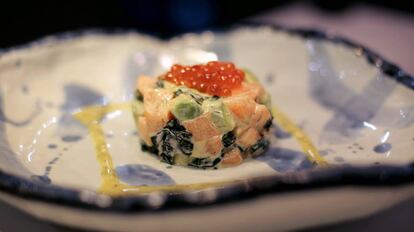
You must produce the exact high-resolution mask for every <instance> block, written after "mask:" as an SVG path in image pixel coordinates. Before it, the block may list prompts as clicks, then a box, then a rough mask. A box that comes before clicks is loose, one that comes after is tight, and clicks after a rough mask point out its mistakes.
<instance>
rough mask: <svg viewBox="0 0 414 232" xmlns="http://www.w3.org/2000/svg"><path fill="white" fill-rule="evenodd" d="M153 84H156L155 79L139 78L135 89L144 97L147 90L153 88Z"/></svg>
mask: <svg viewBox="0 0 414 232" xmlns="http://www.w3.org/2000/svg"><path fill="white" fill-rule="evenodd" d="M155 83H157V79H155V78H151V77H147V76H139V77H138V79H137V89H138V91H139V92H141V93H142V95H145V93H146V92H147V91H148V90H151V89H153V88H154V87H155Z"/></svg>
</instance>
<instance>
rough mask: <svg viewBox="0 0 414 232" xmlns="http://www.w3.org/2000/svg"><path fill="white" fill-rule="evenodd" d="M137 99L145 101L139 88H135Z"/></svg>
mask: <svg viewBox="0 0 414 232" xmlns="http://www.w3.org/2000/svg"><path fill="white" fill-rule="evenodd" d="M135 99H136V100H138V101H141V102H142V101H144V96H143V95H142V93H141V92H140V91H139V90H138V89H137V90H135Z"/></svg>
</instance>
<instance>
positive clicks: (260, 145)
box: [250, 138, 269, 155]
mask: <svg viewBox="0 0 414 232" xmlns="http://www.w3.org/2000/svg"><path fill="white" fill-rule="evenodd" d="M268 148H269V140H267V139H265V138H261V139H259V140H258V141H257V142H256V143H255V144H253V145H252V146H251V147H250V152H251V153H252V155H257V154H260V153H262V152H264V151H266V150H267V149H268Z"/></svg>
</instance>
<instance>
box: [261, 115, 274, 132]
mask: <svg viewBox="0 0 414 232" xmlns="http://www.w3.org/2000/svg"><path fill="white" fill-rule="evenodd" d="M272 124H273V117H270V118H269V120H267V121H266V123H265V124H264V126H263V128H264V129H265V130H266V131H269V129H270V127H272Z"/></svg>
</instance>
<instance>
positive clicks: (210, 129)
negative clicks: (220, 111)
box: [182, 113, 220, 140]
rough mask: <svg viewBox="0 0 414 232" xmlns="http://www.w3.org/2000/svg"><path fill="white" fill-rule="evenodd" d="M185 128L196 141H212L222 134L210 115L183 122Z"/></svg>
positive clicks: (206, 114) (205, 114)
mask: <svg viewBox="0 0 414 232" xmlns="http://www.w3.org/2000/svg"><path fill="white" fill-rule="evenodd" d="M182 124H183V126H184V127H185V128H186V129H187V130H188V131H189V132H190V133H191V134H192V135H193V139H194V140H205V139H210V138H211V137H213V136H217V135H219V134H220V131H219V130H218V129H217V128H216V127H215V126H214V124H213V122H212V121H211V117H210V113H204V114H202V115H200V116H199V117H197V118H195V119H191V120H187V121H184V122H182Z"/></svg>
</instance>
